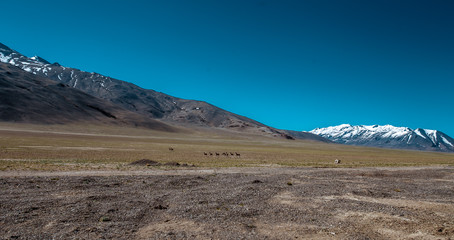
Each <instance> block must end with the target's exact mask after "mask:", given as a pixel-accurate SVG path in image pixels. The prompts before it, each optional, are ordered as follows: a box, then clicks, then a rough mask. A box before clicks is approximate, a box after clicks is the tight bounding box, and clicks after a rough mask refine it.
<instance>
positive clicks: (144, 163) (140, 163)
mask: <svg viewBox="0 0 454 240" xmlns="http://www.w3.org/2000/svg"><path fill="white" fill-rule="evenodd" d="M129 165H132V166H160V165H161V163H159V162H156V161H153V160H150V159H140V160H137V161H134V162H132V163H130V164H129Z"/></svg>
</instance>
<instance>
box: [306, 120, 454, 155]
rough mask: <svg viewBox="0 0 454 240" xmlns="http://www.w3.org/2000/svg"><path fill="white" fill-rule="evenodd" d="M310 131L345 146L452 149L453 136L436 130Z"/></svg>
mask: <svg viewBox="0 0 454 240" xmlns="http://www.w3.org/2000/svg"><path fill="white" fill-rule="evenodd" d="M310 133H313V134H317V135H319V136H321V137H324V138H327V139H329V140H331V141H333V142H337V143H343V144H349V145H360V146H372V147H385V148H399V149H414V150H425V151H442V152H454V139H452V138H451V137H449V136H448V135H446V134H444V133H442V132H440V131H437V130H428V129H421V128H418V129H415V130H413V129H410V128H407V127H394V126H391V125H384V126H380V125H373V126H365V125H359V126H352V125H350V124H342V125H339V126H334V127H327V128H317V129H314V130H312V131H310Z"/></svg>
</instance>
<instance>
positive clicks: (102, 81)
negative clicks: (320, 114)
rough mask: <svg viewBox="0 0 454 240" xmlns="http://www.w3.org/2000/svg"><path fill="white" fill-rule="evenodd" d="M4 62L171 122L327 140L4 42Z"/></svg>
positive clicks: (1, 57) (1, 54)
mask: <svg viewBox="0 0 454 240" xmlns="http://www.w3.org/2000/svg"><path fill="white" fill-rule="evenodd" d="M0 62H4V63H9V64H12V65H14V66H17V67H19V68H21V69H23V70H25V71H27V72H30V73H32V74H34V75H37V76H41V77H46V78H49V79H52V80H54V81H58V82H61V83H63V84H65V85H68V86H69V87H71V88H75V89H78V90H81V91H83V92H85V93H88V94H90V95H92V96H94V97H97V98H101V99H104V100H107V101H109V102H111V103H113V104H115V105H117V106H119V107H121V108H124V109H127V110H130V111H132V112H135V113H137V114H140V115H142V116H144V117H147V118H149V119H158V120H161V121H164V122H167V123H169V124H178V125H182V126H187V127H208V128H220V129H228V130H233V131H239V132H249V133H257V134H262V135H268V136H274V137H283V138H286V139H294V138H299V139H311V140H322V141H326V140H324V139H323V138H320V137H318V136H315V135H312V134H292V131H285V130H278V129H275V128H272V127H269V126H266V125H264V124H262V123H260V122H257V121H255V120H252V119H250V118H247V117H244V116H240V115H237V114H234V113H231V112H228V111H226V110H224V109H221V108H218V107H216V106H213V105H211V104H209V103H206V102H203V101H195V100H186V99H181V98H176V97H173V96H170V95H167V94H164V93H161V92H156V91H154V90H149V89H143V88H141V87H139V86H136V85H134V84H132V83H128V82H125V81H121V80H117V79H114V78H110V77H106V76H103V75H101V74H98V73H94V72H84V71H81V70H79V69H75V68H68V67H64V66H61V65H60V64H58V63H53V64H51V63H50V62H48V61H46V60H44V59H43V58H41V57H38V56H34V57H30V58H29V57H26V56H24V55H22V54H20V53H19V52H17V51H15V50H13V49H11V48H9V47H7V46H5V45H3V44H1V43H0ZM293 133H295V132H293Z"/></svg>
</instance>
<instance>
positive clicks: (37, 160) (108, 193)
mask: <svg viewBox="0 0 454 240" xmlns="http://www.w3.org/2000/svg"><path fill="white" fill-rule="evenodd" d="M205 153H206V154H207V155H205ZM209 153H212V154H213V155H210V154H209ZM216 153H219V155H216ZM223 153H225V154H226V155H223ZM227 153H229V154H228V155H227ZM236 153H238V154H240V155H239V156H238V155H236ZM334 159H341V163H340V164H335V163H334ZM453 238H454V154H447V153H434V152H416V151H402V150H388V149H378V148H365V147H352V146H344V145H339V144H327V143H323V142H314V141H297V140H283V139H276V138H270V137H268V138H267V137H260V136H254V135H247V134H244V135H241V136H238V134H236V133H231V132H228V131H194V132H189V133H178V134H177V133H164V132H159V131H150V130H144V129H141V128H115V127H111V126H104V127H103V126H91V125H84V126H78V125H25V124H5V123H3V124H0V239H453Z"/></svg>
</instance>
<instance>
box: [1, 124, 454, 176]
mask: <svg viewBox="0 0 454 240" xmlns="http://www.w3.org/2000/svg"><path fill="white" fill-rule="evenodd" d="M169 147H172V148H173V149H174V150H173V151H169ZM204 152H207V153H208V152H212V153H213V154H214V153H216V152H218V153H223V152H229V153H230V152H237V153H240V154H241V157H232V156H229V157H226V156H222V155H221V156H218V157H217V156H205V155H204ZM140 159H150V160H153V161H157V162H160V163H168V162H178V163H180V164H183V163H186V164H190V165H195V166H196V167H206V168H212V167H266V166H277V167H278V166H300V167H303V166H307V167H380V166H427V165H454V154H448V153H435V152H419V151H403V150H390V149H379V148H366V147H353V146H345V145H339V144H326V143H320V142H314V141H302V140H284V139H277V138H272V137H262V136H252V135H242V136H239V135H238V134H235V133H232V132H227V131H214V132H207V131H194V132H187V131H186V132H184V133H165V132H159V131H151V130H147V129H140V128H120V127H112V126H108V127H107V126H91V125H87V126H81V125H26V124H11V123H1V124H0V170H8V171H9V170H43V171H48V170H89V169H109V170H112V169H118V170H125V169H134V168H137V167H134V166H130V165H128V164H129V163H131V162H133V161H136V160H140ZM334 159H341V160H342V163H341V164H338V165H336V164H334ZM141 168H143V167H141ZM161 168H163V167H161Z"/></svg>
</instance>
